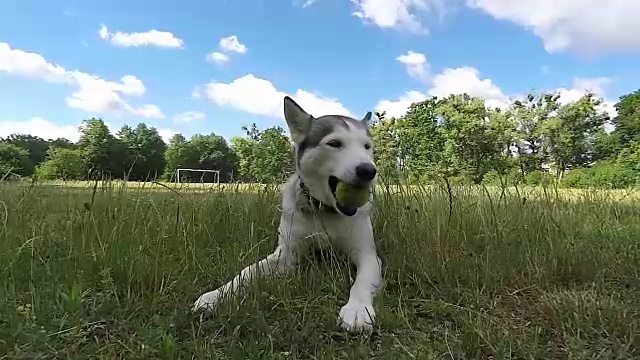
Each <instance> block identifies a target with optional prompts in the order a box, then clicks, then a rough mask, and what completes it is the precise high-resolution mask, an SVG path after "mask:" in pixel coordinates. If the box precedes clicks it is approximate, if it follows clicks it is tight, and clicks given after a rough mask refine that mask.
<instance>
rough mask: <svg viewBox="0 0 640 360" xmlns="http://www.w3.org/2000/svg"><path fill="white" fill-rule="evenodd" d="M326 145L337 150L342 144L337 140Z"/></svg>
mask: <svg viewBox="0 0 640 360" xmlns="http://www.w3.org/2000/svg"><path fill="white" fill-rule="evenodd" d="M327 145H329V146H331V147H335V148H339V147H341V146H342V143H341V142H340V141H338V140H331V141H328V142H327Z"/></svg>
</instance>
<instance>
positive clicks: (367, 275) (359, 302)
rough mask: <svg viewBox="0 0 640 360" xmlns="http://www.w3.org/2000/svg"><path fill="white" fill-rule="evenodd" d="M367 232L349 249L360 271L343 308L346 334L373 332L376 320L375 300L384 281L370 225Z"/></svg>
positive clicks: (341, 317)
mask: <svg viewBox="0 0 640 360" xmlns="http://www.w3.org/2000/svg"><path fill="white" fill-rule="evenodd" d="M365 230H366V231H364V232H363V233H361V234H359V235H358V236H359V238H358V239H357V241H356V242H355V244H354V246H353V247H352V248H351V249H350V250H349V255H350V258H351V261H352V262H353V263H354V264H355V265H356V267H357V268H358V270H357V274H356V279H355V281H354V282H353V285H352V286H351V290H350V292H349V301H348V302H347V304H346V305H344V306H343V307H342V308H341V309H340V315H339V323H340V326H342V328H343V329H345V330H347V331H360V330H367V331H370V330H372V329H373V324H374V322H375V318H376V313H375V311H374V309H373V298H374V296H375V294H376V292H377V290H378V288H379V287H380V284H381V282H382V275H381V273H382V261H381V260H380V258H379V257H378V255H377V254H376V248H375V243H374V242H373V231H372V230H371V227H370V226H367V229H365Z"/></svg>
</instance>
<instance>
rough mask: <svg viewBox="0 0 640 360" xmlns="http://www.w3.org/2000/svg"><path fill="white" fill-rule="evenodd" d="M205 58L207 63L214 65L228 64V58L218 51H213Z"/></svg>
mask: <svg viewBox="0 0 640 360" xmlns="http://www.w3.org/2000/svg"><path fill="white" fill-rule="evenodd" d="M206 58H207V61H209V62H212V63H216V64H218V65H222V64H225V63H227V62H229V56H228V55H226V54H223V53H221V52H219V51H214V52H212V53H210V54H207V57H206Z"/></svg>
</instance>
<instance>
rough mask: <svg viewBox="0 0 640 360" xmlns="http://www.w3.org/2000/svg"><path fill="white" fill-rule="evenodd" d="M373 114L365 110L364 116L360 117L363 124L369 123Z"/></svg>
mask: <svg viewBox="0 0 640 360" xmlns="http://www.w3.org/2000/svg"><path fill="white" fill-rule="evenodd" d="M372 115H373V114H372V113H371V111H369V112H367V113H366V114H365V115H364V117H363V118H362V122H364V123H365V124H369V121H371V116H372Z"/></svg>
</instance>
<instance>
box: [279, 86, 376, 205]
mask: <svg viewBox="0 0 640 360" xmlns="http://www.w3.org/2000/svg"><path fill="white" fill-rule="evenodd" d="M284 116H285V119H286V121H287V125H288V127H289V131H290V133H291V138H292V139H293V142H294V146H295V157H296V158H295V161H296V169H297V171H298V174H299V175H300V177H301V178H302V181H303V182H304V183H305V185H306V186H307V188H308V189H309V192H310V193H311V196H313V197H314V198H316V199H318V200H320V201H322V202H324V203H325V204H328V205H331V206H334V207H335V208H336V209H338V210H339V212H341V213H342V214H345V215H353V214H355V212H356V210H357V209H353V208H349V207H347V206H345V205H343V204H340V203H339V202H338V201H337V200H336V197H335V191H336V186H337V184H338V182H339V181H344V182H346V183H349V184H358V185H371V186H374V185H375V181H376V178H377V176H376V174H377V169H376V165H375V162H374V160H373V141H372V139H371V134H370V132H369V123H368V122H369V120H370V119H371V112H368V113H367V114H366V115H365V116H364V118H363V119H361V120H358V119H353V118H350V117H347V116H341V115H325V116H321V117H319V118H314V117H313V116H311V115H310V114H308V113H307V112H306V111H304V110H303V109H302V107H300V105H298V104H297V103H296V102H295V101H293V99H291V98H290V97H288V96H286V97H285V98H284Z"/></svg>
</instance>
